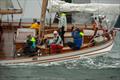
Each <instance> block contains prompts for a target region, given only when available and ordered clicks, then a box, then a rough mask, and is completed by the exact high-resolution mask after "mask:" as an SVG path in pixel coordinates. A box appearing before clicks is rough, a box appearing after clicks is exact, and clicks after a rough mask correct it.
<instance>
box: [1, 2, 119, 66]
mask: <svg viewBox="0 0 120 80" xmlns="http://www.w3.org/2000/svg"><path fill="white" fill-rule="evenodd" d="M55 3H56V5H53V6H52V8H53V9H50V11H51V12H52V10H54V12H58V11H56V10H57V9H59V12H78V11H79V12H86V13H92V12H93V13H94V12H96V11H98V8H97V7H98V6H96V5H97V4H96V5H92V4H79V6H78V5H75V4H70V3H66V2H63V1H59V2H58V3H57V2H55ZM47 4H48V0H43V2H42V11H41V12H42V13H41V19H40V21H41V27H42V28H44V27H45V25H44V24H45V13H46V9H47ZM67 5H68V6H67ZM100 5H102V6H101V7H100V8H99V10H101V9H102V7H105V6H106V7H105V8H106V9H108V6H110V7H116V9H117V7H119V6H120V5H117V6H115V5H113V6H112V4H109V5H105V4H99V6H100ZM104 5H105V6H104ZM55 6H57V8H56V9H54V8H55ZM65 6H66V7H65ZM63 7H64V8H63ZM71 7H72V9H70V8H71ZM81 7H82V8H81ZM94 7H95V8H94ZM1 13H2V11H1ZM111 14H112V13H111ZM116 14H118V12H117V11H116ZM54 26H56V25H54ZM78 26H79V27H82V28H83V32H84V38H83V40H84V42H83V45H82V47H81V49H80V50H72V49H71V48H70V47H68V46H64V47H63V49H62V52H61V53H56V54H53V53H50V48H46V47H45V46H44V45H43V46H40V45H38V46H37V47H38V48H39V50H38V52H37V54H38V55H39V56H37V55H36V56H33V57H25V56H21V57H18V56H17V53H13V54H14V56H13V57H11V58H9V59H8V58H4V59H1V61H0V64H20V63H36V64H44V63H52V62H64V61H69V60H75V59H82V58H84V57H92V56H98V55H102V54H104V53H105V52H108V51H110V50H111V49H112V47H113V44H114V39H115V36H116V35H115V34H116V31H115V30H114V28H113V27H112V28H110V29H109V28H107V30H106V32H104V29H98V30H97V31H95V30H94V29H93V28H92V25H87V26H85V25H78ZM83 26H85V27H83ZM69 27H71V25H70V26H69ZM44 30H45V31H44V32H45V33H44V35H45V36H47V37H48V38H49V39H50V38H52V37H53V36H51V33H52V32H53V31H54V30H57V27H47V28H44ZM22 32H25V33H26V34H23V33H22ZM28 33H30V34H32V35H35V31H34V30H32V29H27V28H18V29H17V35H16V37H15V41H16V42H15V44H16V51H18V50H19V49H21V48H22V47H23V46H24V43H25V36H27V35H29V34H28ZM96 33H99V35H98V36H94V35H96ZM23 36H24V37H23ZM91 37H93V38H92V39H94V40H96V44H93V42H92V39H91ZM71 39H73V38H72V36H71V33H70V28H68V31H67V32H66V33H65V40H66V41H67V40H68V41H70V40H71Z"/></svg>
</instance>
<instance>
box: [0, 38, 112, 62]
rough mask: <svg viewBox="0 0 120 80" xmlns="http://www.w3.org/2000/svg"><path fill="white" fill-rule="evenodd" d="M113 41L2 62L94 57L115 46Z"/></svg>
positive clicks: (52, 60) (62, 60)
mask: <svg viewBox="0 0 120 80" xmlns="http://www.w3.org/2000/svg"><path fill="white" fill-rule="evenodd" d="M113 41H114V40H110V41H108V42H105V43H103V44H100V45H97V46H94V47H90V48H86V49H83V50H79V51H74V52H70V53H63V54H57V55H50V56H41V57H34V58H22V59H17V58H16V59H12V60H2V61H0V64H21V63H35V64H45V63H53V62H64V61H69V60H75V59H82V58H85V57H92V56H97V55H102V54H104V53H105V52H108V51H110V50H111V49H112V47H113Z"/></svg>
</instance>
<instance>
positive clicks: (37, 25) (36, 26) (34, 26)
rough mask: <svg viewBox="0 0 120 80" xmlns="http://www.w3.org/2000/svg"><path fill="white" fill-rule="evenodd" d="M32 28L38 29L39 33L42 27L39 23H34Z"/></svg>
mask: <svg viewBox="0 0 120 80" xmlns="http://www.w3.org/2000/svg"><path fill="white" fill-rule="evenodd" d="M30 28H32V29H36V30H37V31H39V28H40V25H39V24H37V23H33V24H32V25H31V27H30Z"/></svg>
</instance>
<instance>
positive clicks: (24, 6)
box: [19, 0, 27, 26]
mask: <svg viewBox="0 0 120 80" xmlns="http://www.w3.org/2000/svg"><path fill="white" fill-rule="evenodd" d="M26 3H27V0H24V4H23V8H22V9H23V13H22V15H21V17H20V21H19V26H21V22H22V18H23V17H24V12H25V8H26V5H25V4H26Z"/></svg>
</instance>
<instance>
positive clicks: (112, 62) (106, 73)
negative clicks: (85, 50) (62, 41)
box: [0, 32, 120, 80]
mask: <svg viewBox="0 0 120 80" xmlns="http://www.w3.org/2000/svg"><path fill="white" fill-rule="evenodd" d="M119 52H120V32H118V33H117V37H116V39H115V42H114V47H113V48H112V50H111V51H110V52H108V53H106V54H105V55H101V56H97V57H92V58H84V59H81V60H72V61H67V62H63V63H54V64H44V65H39V64H20V65H0V80H120V53H119Z"/></svg>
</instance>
